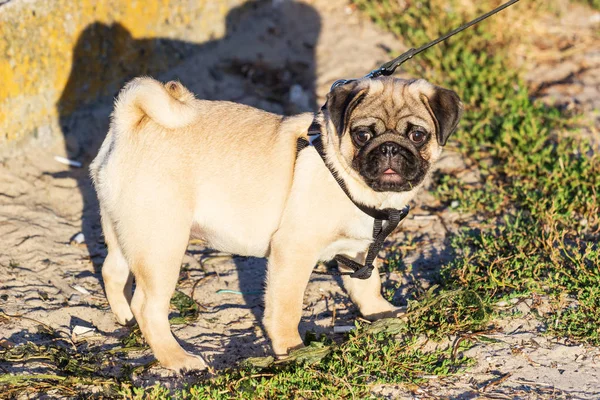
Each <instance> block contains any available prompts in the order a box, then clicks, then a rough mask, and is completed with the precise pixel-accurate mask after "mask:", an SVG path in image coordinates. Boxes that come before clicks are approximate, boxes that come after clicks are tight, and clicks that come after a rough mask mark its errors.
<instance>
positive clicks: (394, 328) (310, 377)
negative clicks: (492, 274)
mask: <svg viewBox="0 0 600 400" xmlns="http://www.w3.org/2000/svg"><path fill="white" fill-rule="evenodd" d="M404 331H405V325H404V323H402V324H400V323H399V320H397V319H396V320H392V321H390V320H384V321H382V323H380V324H373V325H371V326H366V327H361V329H359V330H358V331H357V332H355V333H351V334H350V335H349V338H348V340H347V341H346V342H344V343H343V344H342V345H340V346H336V345H333V344H324V343H321V342H316V343H315V342H313V343H312V344H311V345H310V346H309V347H308V348H307V349H306V350H308V351H305V352H304V353H303V358H302V359H297V360H296V361H294V362H289V363H283V364H277V363H273V364H271V365H270V366H267V367H263V368H258V367H252V366H248V365H246V366H242V367H240V368H236V369H227V370H224V371H219V374H218V375H217V376H215V377H213V378H211V379H208V380H205V381H203V382H202V383H200V384H197V385H191V386H189V387H187V388H185V389H183V390H181V391H178V392H177V393H176V395H175V396H172V394H171V393H170V392H169V390H168V389H166V388H164V387H162V386H154V387H152V388H148V389H142V388H135V387H131V386H127V385H124V386H123V387H122V390H121V394H122V395H123V396H124V397H127V398H134V399H142V398H143V399H147V398H149V399H153V398H161V399H162V398H179V399H221V398H238V399H272V398H287V399H296V398H302V399H323V398H336V399H339V398H347V399H353V398H356V399H362V398H368V397H372V396H373V393H374V392H376V390H377V387H378V386H379V385H391V384H399V383H413V384H418V383H421V382H423V381H424V380H425V379H426V377H427V376H428V375H437V376H447V375H449V374H452V373H454V372H456V371H457V370H458V369H460V368H463V367H465V366H466V365H468V364H469V360H467V359H465V358H463V357H462V356H461V355H460V354H461V351H462V350H464V349H465V348H466V347H468V346H469V345H470V342H469V341H468V340H467V341H457V342H456V346H448V348H447V349H445V350H436V351H431V352H424V351H423V350H421V349H420V348H421V345H420V343H418V341H417V340H416V339H415V338H407V337H396V336H395V334H397V333H400V332H404ZM324 350H326V351H324ZM315 354H316V357H315V356H311V355H315Z"/></svg>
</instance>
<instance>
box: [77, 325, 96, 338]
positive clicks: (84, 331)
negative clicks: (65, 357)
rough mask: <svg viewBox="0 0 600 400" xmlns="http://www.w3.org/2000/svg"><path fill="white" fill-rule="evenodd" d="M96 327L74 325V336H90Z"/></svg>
mask: <svg viewBox="0 0 600 400" xmlns="http://www.w3.org/2000/svg"><path fill="white" fill-rule="evenodd" d="M95 330H96V329H94V328H91V327H88V326H81V325H75V326H74V327H73V331H72V332H73V336H80V337H81V336H86V335H87V336H89V335H90V334H92V333H94V331H95Z"/></svg>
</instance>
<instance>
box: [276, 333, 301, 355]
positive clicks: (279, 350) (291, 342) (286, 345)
mask: <svg viewBox="0 0 600 400" xmlns="http://www.w3.org/2000/svg"><path fill="white" fill-rule="evenodd" d="M303 347H304V343H303V342H302V339H300V336H298V337H297V338H293V339H292V338H290V339H288V340H285V339H284V340H273V352H274V353H275V357H276V358H277V359H278V360H282V359H285V358H287V357H288V355H289V353H290V351H293V350H297V349H301V348H303Z"/></svg>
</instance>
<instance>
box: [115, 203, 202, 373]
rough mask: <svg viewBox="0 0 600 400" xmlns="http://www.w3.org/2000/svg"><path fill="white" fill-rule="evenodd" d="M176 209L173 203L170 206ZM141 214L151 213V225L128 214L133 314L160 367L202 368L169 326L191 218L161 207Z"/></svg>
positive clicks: (198, 358) (178, 369)
mask: <svg viewBox="0 0 600 400" xmlns="http://www.w3.org/2000/svg"><path fill="white" fill-rule="evenodd" d="M177 208H178V205H173V208H172V209H177ZM154 211H156V210H154ZM145 214H146V216H147V215H152V216H154V219H153V221H152V228H150V227H146V226H145V225H144V223H143V219H142V215H138V216H137V217H136V216H135V215H132V218H135V219H134V221H137V224H136V225H133V226H135V231H133V232H128V234H129V235H128V237H127V246H128V247H127V250H126V254H128V259H129V261H130V262H131V267H132V271H133V273H134V275H135V279H136V289H135V293H134V295H133V300H132V302H131V308H132V310H133V314H134V315H135V318H136V320H137V322H138V324H139V326H140V329H141V331H142V333H143V335H144V337H145V339H146V341H147V342H148V344H149V345H150V347H151V348H152V351H153V352H154V355H155V357H156V358H157V359H158V361H159V362H160V363H161V364H162V366H163V367H165V368H169V369H173V370H177V371H180V370H184V369H185V370H191V369H203V368H206V364H205V363H204V361H203V360H202V358H200V357H197V356H194V355H192V354H190V353H188V352H186V351H185V350H184V349H183V348H182V347H181V346H180V345H179V343H178V342H177V340H176V339H175V337H174V336H173V334H172V333H171V329H170V325H169V303H170V300H171V296H172V295H173V292H174V291H175V286H176V285H177V280H178V278H179V270H180V267H181V261H182V259H183V255H184V253H185V249H186V247H187V244H188V240H189V232H190V226H191V218H190V221H188V220H187V219H186V217H187V216H185V215H181V214H178V213H176V212H175V213H168V212H167V213H165V212H164V210H163V211H162V213H159V212H151V211H150V212H146V213H145ZM146 220H148V217H146Z"/></svg>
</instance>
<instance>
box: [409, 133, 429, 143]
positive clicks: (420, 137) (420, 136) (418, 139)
mask: <svg viewBox="0 0 600 400" xmlns="http://www.w3.org/2000/svg"><path fill="white" fill-rule="evenodd" d="M408 138H409V139H410V140H411V141H412V142H413V143H415V144H421V143H423V142H424V141H425V139H427V133H426V132H423V131H421V130H414V131H412V132H411V133H409V134H408Z"/></svg>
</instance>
